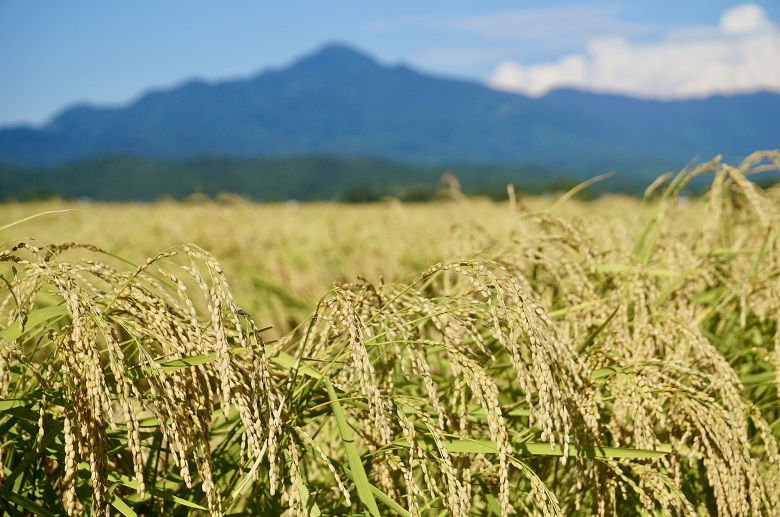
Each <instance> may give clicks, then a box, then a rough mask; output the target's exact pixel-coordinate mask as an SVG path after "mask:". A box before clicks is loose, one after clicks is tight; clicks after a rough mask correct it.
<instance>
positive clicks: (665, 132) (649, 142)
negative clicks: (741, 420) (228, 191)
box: [0, 45, 780, 177]
mask: <svg viewBox="0 0 780 517" xmlns="http://www.w3.org/2000/svg"><path fill="white" fill-rule="evenodd" d="M778 120H780V95H777V94H770V93H755V94H750V95H737V96H731V97H722V96H719V97H711V98H707V99H702V100H686V101H674V102H660V101H649V100H637V99H632V98H627V97H621V96H615V95H601V94H594V93H587V92H581V91H574V90H560V91H554V92H552V93H550V94H548V95H546V96H544V97H541V98H539V99H531V98H528V97H524V96H522V95H516V94H512V93H506V92H499V91H494V90H491V89H489V88H487V87H485V86H482V85H480V84H477V83H472V82H467V81H458V80H452V79H445V78H439V77H432V76H430V75H426V74H424V73H421V72H418V71H415V70H413V69H410V68H408V67H406V66H383V65H381V64H379V63H377V62H376V61H374V60H373V59H371V58H370V57H368V56H366V55H364V54H362V53H360V52H358V51H356V50H354V49H352V48H349V47H346V46H342V45H329V46H326V47H324V48H322V49H321V50H319V51H317V52H315V53H313V54H311V55H310V56H308V57H305V58H304V59H301V60H300V61H298V62H296V63H294V64H292V65H291V66H289V67H287V68H284V69H279V70H269V71H265V72H262V73H260V74H258V75H256V76H255V77H252V78H250V79H247V80H239V81H225V82H217V83H211V84H210V83H205V82H201V81H192V82H189V83H187V84H184V85H183V86H180V87H177V88H174V89H171V90H167V91H156V92H151V93H147V94H146V95H143V96H142V97H140V98H139V99H138V100H137V101H135V102H133V103H132V104H130V105H128V106H126V107H121V108H99V107H89V106H77V107H73V108H70V109H67V110H65V111H63V112H62V113H61V114H59V115H58V116H56V117H55V118H54V119H53V120H52V122H51V123H50V124H48V125H47V126H45V127H43V128H41V129H33V128H29V127H15V128H6V129H3V130H0V163H5V164H6V165H12V166H28V167H41V166H55V165H62V164H65V163H68V162H71V161H74V160H84V159H90V158H94V157H98V156H103V155H124V156H134V157H137V158H140V159H165V160H171V159H174V160H183V159H191V158H196V157H202V156H233V157H243V158H250V157H266V158H267V157H282V156H291V155H304V154H305V155H335V156H345V155H349V156H364V157H375V158H381V159H386V160H394V161H398V162H407V163H417V164H443V163H489V164H513V165H516V164H529V163H532V164H537V165H538V166H540V167H545V168H548V169H554V170H566V171H569V172H571V173H572V174H574V175H577V176H578V177H583V176H590V175H593V174H597V173H601V172H605V171H608V170H612V169H619V170H620V171H621V172H626V173H630V174H634V175H639V176H642V177H651V176H655V175H657V174H659V173H661V172H664V171H665V170H668V169H670V170H679V169H680V168H681V167H682V166H683V165H684V164H685V163H687V162H688V161H689V160H691V159H693V158H695V157H699V158H701V159H709V158H711V157H712V156H714V155H716V154H723V155H724V156H725V157H726V159H727V160H729V161H732V162H734V161H738V160H739V159H740V158H741V157H743V156H745V155H747V154H749V153H750V152H752V151H754V150H758V149H772V148H777V147H779V146H780V123H778Z"/></svg>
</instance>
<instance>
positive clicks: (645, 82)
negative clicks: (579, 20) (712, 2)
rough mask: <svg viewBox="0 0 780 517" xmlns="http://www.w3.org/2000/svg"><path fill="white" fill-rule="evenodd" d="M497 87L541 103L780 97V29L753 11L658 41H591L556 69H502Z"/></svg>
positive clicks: (743, 8)
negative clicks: (555, 98)
mask: <svg viewBox="0 0 780 517" xmlns="http://www.w3.org/2000/svg"><path fill="white" fill-rule="evenodd" d="M490 84H491V86H493V87H495V88H498V89H504V90H510V91H517V92H520V93H524V94H527V95H532V96H538V95H543V94H544V93H546V92H548V91H549V90H551V89H554V88H558V87H576V88H582V89H589V90H596V91H605V92H615V93H623V94H628V95H635V96H642V97H652V98H684V97H700V96H706V95H710V94H713V93H734V92H744V91H755V90H760V89H764V90H774V91H780V27H778V26H777V25H775V24H774V23H773V22H772V21H771V20H769V18H767V16H766V13H765V12H764V11H763V9H761V7H759V6H758V5H755V4H741V5H737V6H735V7H733V8H731V9H729V10H727V11H726V12H724V13H723V15H722V17H721V19H720V23H719V25H718V26H717V27H694V28H688V29H684V30H676V31H671V32H668V33H666V34H664V35H663V36H661V37H660V38H657V39H656V40H655V41H650V42H643V43H635V42H632V41H630V40H629V39H627V38H626V37H625V36H610V37H596V38H590V39H589V40H588V41H587V43H586V45H585V49H584V52H580V53H575V54H570V55H566V56H564V57H562V58H560V59H558V60H557V61H554V62H548V63H537V64H531V65H524V64H522V63H517V62H514V61H504V62H502V63H500V64H499V65H498V66H497V68H496V69H495V71H494V74H493V76H492V77H491V79H490Z"/></svg>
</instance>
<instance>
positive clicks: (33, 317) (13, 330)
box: [0, 305, 68, 343]
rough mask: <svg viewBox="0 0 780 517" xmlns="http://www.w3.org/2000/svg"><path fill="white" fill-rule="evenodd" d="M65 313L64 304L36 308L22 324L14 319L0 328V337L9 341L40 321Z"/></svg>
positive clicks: (66, 312) (59, 316)
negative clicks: (6, 325) (3, 327)
mask: <svg viewBox="0 0 780 517" xmlns="http://www.w3.org/2000/svg"><path fill="white" fill-rule="evenodd" d="M67 314H68V309H67V308H66V307H65V306H64V305H53V306H51V307H44V308H42V309H38V310H36V311H33V312H31V313H30V314H29V315H28V317H27V321H26V323H25V324H24V325H22V324H21V322H18V321H15V322H13V323H12V324H11V325H10V326H9V327H8V328H5V329H3V330H1V331H0V339H3V340H5V341H7V342H8V343H11V342H13V341H15V340H17V339H19V338H20V337H22V336H23V335H24V334H26V333H28V332H29V331H30V330H31V329H33V328H35V327H36V326H38V325H40V324H41V323H43V322H45V321H49V320H53V319H56V318H61V317H62V316H65V315H67Z"/></svg>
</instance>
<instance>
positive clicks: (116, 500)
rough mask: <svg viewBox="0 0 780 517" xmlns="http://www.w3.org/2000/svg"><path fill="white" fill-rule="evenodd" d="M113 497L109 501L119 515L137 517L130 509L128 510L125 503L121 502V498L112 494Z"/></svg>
mask: <svg viewBox="0 0 780 517" xmlns="http://www.w3.org/2000/svg"><path fill="white" fill-rule="evenodd" d="M112 495H113V496H114V497H113V498H112V499H111V506H113V507H114V508H116V509H117V510H119V513H121V514H122V515H124V516H125V517H138V514H137V513H135V512H134V511H133V509H132V508H130V507H129V506H128V505H127V503H126V502H124V501H123V500H122V498H121V497H119V496H118V495H116V494H112Z"/></svg>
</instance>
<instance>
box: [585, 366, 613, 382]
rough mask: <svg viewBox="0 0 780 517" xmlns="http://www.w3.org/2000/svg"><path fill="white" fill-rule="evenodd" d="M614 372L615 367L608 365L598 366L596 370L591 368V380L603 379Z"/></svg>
mask: <svg viewBox="0 0 780 517" xmlns="http://www.w3.org/2000/svg"><path fill="white" fill-rule="evenodd" d="M615 373H617V370H616V369H615V368H610V367H609V366H607V367H605V368H599V369H598V370H593V371H592V372H590V378H591V379H593V380H596V379H604V378H607V377H611V376H612V375H614V374H615Z"/></svg>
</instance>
